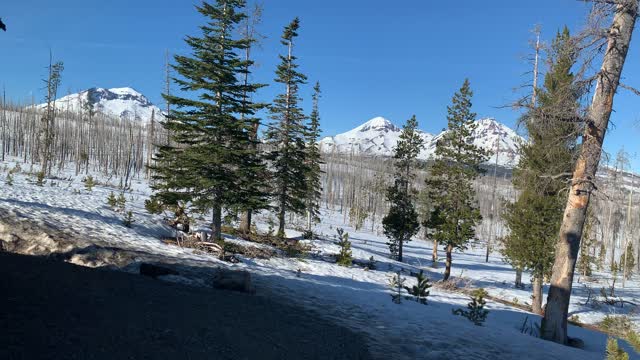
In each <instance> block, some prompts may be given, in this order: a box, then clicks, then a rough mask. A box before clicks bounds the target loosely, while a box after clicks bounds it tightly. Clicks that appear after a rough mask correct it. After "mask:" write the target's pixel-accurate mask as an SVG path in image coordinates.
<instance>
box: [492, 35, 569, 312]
mask: <svg viewBox="0 0 640 360" xmlns="http://www.w3.org/2000/svg"><path fill="white" fill-rule="evenodd" d="M569 41H570V36H569V30H568V29H567V28H566V27H565V29H564V31H563V32H562V33H560V32H558V34H557V36H556V39H555V40H554V42H553V46H552V51H551V68H550V69H549V71H548V72H547V74H546V75H545V79H544V88H543V89H537V92H538V94H539V104H538V106H537V107H535V108H533V109H531V110H530V111H529V112H528V113H527V114H525V116H524V117H523V119H522V122H523V123H524V125H525V127H526V129H527V133H528V136H529V141H528V142H527V143H525V144H523V145H522V146H521V148H520V151H521V156H520V162H519V163H518V165H517V167H516V168H515V169H514V177H513V183H514V186H515V188H516V189H518V190H520V196H519V198H518V199H517V200H516V202H515V203H513V204H508V205H507V207H506V212H505V213H504V215H503V217H504V219H505V221H506V223H507V227H508V228H509V230H510V234H509V236H507V237H506V238H505V241H504V250H503V254H504V255H505V257H506V258H507V259H508V260H509V261H510V262H511V263H512V264H513V265H517V266H522V267H524V268H525V269H527V270H529V271H531V273H532V278H533V302H532V308H533V311H534V312H535V313H538V314H540V313H542V296H543V295H542V285H543V280H544V279H545V278H548V277H549V276H550V275H551V269H552V266H553V261H554V259H555V244H556V241H557V238H558V232H559V230H560V223H561V221H562V213H563V210H564V205H565V201H564V200H563V199H562V197H561V196H558V193H559V192H560V191H561V190H562V189H563V188H564V187H565V186H566V181H567V178H568V177H569V176H570V174H571V171H572V168H573V163H574V157H575V153H576V150H577V142H576V139H577V135H578V134H579V129H578V128H577V127H576V125H575V123H574V122H571V121H566V119H573V118H575V117H576V111H577V108H578V103H577V98H578V94H577V92H576V90H575V85H574V81H573V78H574V77H573V74H572V73H571V67H572V65H573V64H574V62H575V56H574V55H573V52H572V51H571V46H570V44H569ZM558 174H567V175H564V176H559V175H558Z"/></svg>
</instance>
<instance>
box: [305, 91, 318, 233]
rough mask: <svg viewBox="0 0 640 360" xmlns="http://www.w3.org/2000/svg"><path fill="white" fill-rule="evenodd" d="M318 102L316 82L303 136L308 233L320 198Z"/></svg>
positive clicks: (315, 219)
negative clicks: (305, 163)
mask: <svg viewBox="0 0 640 360" xmlns="http://www.w3.org/2000/svg"><path fill="white" fill-rule="evenodd" d="M319 100H320V82H316V85H315V86H314V87H313V96H312V101H313V108H312V110H311V115H309V126H308V129H307V132H306V134H305V140H306V143H307V148H306V154H305V157H306V161H307V174H306V182H307V196H306V199H305V202H306V208H307V230H309V231H311V222H312V221H318V219H319V215H320V197H321V196H322V184H321V182H320V180H321V179H320V177H321V176H322V170H321V169H320V165H321V164H322V157H321V154H320V145H319V144H318V139H319V138H320V110H319V108H318V102H319Z"/></svg>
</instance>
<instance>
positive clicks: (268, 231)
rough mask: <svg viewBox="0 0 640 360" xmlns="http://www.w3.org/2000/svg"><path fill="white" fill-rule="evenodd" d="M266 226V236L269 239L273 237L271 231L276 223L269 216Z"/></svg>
mask: <svg viewBox="0 0 640 360" xmlns="http://www.w3.org/2000/svg"><path fill="white" fill-rule="evenodd" d="M267 225H268V226H269V228H268V230H267V236H269V237H271V236H273V230H274V228H275V226H276V222H275V220H274V219H273V217H272V216H271V215H269V218H268V219H267Z"/></svg>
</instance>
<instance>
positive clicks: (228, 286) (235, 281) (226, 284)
mask: <svg viewBox="0 0 640 360" xmlns="http://www.w3.org/2000/svg"><path fill="white" fill-rule="evenodd" d="M211 285H212V286H213V287H214V288H216V289H223V290H232V291H240V292H244V293H249V294H253V293H255V289H254V288H253V284H252V283H251V274H250V273H249V272H248V271H245V270H228V269H223V268H218V269H217V270H216V272H215V273H214V274H213V278H212V280H211Z"/></svg>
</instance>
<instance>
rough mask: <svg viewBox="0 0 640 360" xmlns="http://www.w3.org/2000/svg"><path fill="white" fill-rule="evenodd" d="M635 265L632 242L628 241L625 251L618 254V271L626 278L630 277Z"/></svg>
mask: <svg viewBox="0 0 640 360" xmlns="http://www.w3.org/2000/svg"><path fill="white" fill-rule="evenodd" d="M635 266H636V260H635V252H634V251H633V244H632V243H631V242H629V243H628V244H627V248H626V249H625V251H624V252H623V253H622V255H620V271H621V272H622V273H623V274H625V275H626V279H627V280H628V279H629V278H631V275H632V274H633V268H634V267H635Z"/></svg>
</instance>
